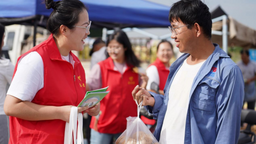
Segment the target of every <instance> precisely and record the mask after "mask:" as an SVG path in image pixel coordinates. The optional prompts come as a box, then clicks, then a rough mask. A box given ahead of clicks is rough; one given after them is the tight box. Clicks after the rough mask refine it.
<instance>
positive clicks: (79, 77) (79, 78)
mask: <svg viewBox="0 0 256 144" xmlns="http://www.w3.org/2000/svg"><path fill="white" fill-rule="evenodd" d="M77 79H78V80H79V81H82V80H81V76H78V77H77ZM79 86H80V87H85V84H84V83H79Z"/></svg>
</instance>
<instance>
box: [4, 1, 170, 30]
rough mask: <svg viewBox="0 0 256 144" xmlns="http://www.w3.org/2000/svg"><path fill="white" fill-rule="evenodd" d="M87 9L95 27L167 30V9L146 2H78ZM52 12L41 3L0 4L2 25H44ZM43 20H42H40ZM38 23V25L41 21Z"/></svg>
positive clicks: (15, 2)
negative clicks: (164, 28) (159, 28)
mask: <svg viewBox="0 0 256 144" xmlns="http://www.w3.org/2000/svg"><path fill="white" fill-rule="evenodd" d="M81 1H82V2H83V3H84V4H85V5H86V7H87V8H88V12H89V17H90V20H91V21H93V23H92V24H93V25H94V26H95V27H107V28H113V27H121V28H123V27H166V26H168V25H169V21H168V13H169V9H170V8H169V7H168V6H164V5H160V4H156V3H153V2H149V1H146V0H81ZM51 12H52V10H48V9H46V8H45V4H44V1H42V0H6V1H1V3H0V22H1V23H3V24H15V23H30V24H32V23H34V22H35V20H37V21H38V24H39V25H45V22H43V19H44V20H45V21H46V19H47V17H48V16H49V15H50V13H51ZM42 16H43V17H42ZM40 20H41V21H40Z"/></svg>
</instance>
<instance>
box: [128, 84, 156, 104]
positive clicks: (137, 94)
mask: <svg viewBox="0 0 256 144" xmlns="http://www.w3.org/2000/svg"><path fill="white" fill-rule="evenodd" d="M132 96H133V99H134V100H137V102H138V104H139V103H140V102H142V105H143V106H147V105H149V106H152V107H153V106H154V104H155V99H154V97H152V96H151V95H150V93H149V92H148V91H147V90H145V89H144V88H141V87H139V86H138V85H137V86H136V87H135V88H134V89H133V91H132Z"/></svg>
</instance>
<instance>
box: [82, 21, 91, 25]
mask: <svg viewBox="0 0 256 144" xmlns="http://www.w3.org/2000/svg"><path fill="white" fill-rule="evenodd" d="M85 24H90V21H88V22H85V23H83V24H82V25H85Z"/></svg>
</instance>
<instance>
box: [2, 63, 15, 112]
mask: <svg viewBox="0 0 256 144" xmlns="http://www.w3.org/2000/svg"><path fill="white" fill-rule="evenodd" d="M13 71H14V66H13V64H12V63H11V61H10V60H9V59H0V115H3V114H4V108H3V107H4V100H5V96H6V89H7V85H8V84H10V83H11V80H12V75H13Z"/></svg>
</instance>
